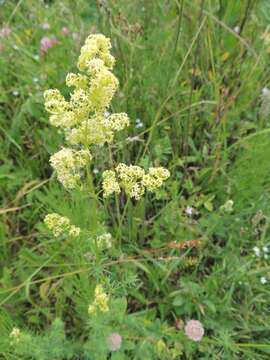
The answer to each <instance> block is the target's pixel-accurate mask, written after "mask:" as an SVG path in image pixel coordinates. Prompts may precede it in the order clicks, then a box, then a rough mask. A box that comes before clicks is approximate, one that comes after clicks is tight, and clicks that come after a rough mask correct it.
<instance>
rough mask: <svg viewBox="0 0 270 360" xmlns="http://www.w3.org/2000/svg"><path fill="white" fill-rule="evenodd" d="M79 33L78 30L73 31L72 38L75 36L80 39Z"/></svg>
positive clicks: (74, 38)
mask: <svg viewBox="0 0 270 360" xmlns="http://www.w3.org/2000/svg"><path fill="white" fill-rule="evenodd" d="M79 37H80V36H79V34H78V33H77V32H73V33H72V38H73V40H78V39H79Z"/></svg>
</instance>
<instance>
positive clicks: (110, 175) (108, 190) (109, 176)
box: [102, 170, 120, 197]
mask: <svg viewBox="0 0 270 360" xmlns="http://www.w3.org/2000/svg"><path fill="white" fill-rule="evenodd" d="M102 178H103V182H102V188H103V191H104V194H103V196H104V197H107V196H109V195H111V194H113V193H120V186H119V184H118V182H117V180H116V174H115V172H114V171H113V170H106V171H104V172H103V174H102Z"/></svg>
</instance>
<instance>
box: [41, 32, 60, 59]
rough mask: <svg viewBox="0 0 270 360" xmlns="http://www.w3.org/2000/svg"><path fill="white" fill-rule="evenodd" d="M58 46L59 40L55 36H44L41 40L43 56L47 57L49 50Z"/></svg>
mask: <svg viewBox="0 0 270 360" xmlns="http://www.w3.org/2000/svg"><path fill="white" fill-rule="evenodd" d="M56 44H58V40H57V39H56V37H55V36H51V37H47V36H44V37H43V38H42V39H41V40H40V52H41V54H42V55H45V54H46V53H47V52H48V50H49V49H50V48H52V47H53V46H55V45H56Z"/></svg>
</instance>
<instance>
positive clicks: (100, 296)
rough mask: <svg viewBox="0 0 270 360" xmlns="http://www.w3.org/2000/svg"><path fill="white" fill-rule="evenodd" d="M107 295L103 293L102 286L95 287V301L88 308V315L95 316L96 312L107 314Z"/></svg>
mask: <svg viewBox="0 0 270 360" xmlns="http://www.w3.org/2000/svg"><path fill="white" fill-rule="evenodd" d="M108 301H109V298H108V295H107V294H106V293H105V292H104V290H103V287H102V285H97V286H96V288H95V299H94V301H93V303H92V304H91V305H89V307H88V314H89V315H91V314H93V315H95V314H96V313H97V311H98V310H99V311H101V312H103V313H104V312H108V311H109V306H108Z"/></svg>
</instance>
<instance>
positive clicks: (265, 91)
mask: <svg viewBox="0 0 270 360" xmlns="http://www.w3.org/2000/svg"><path fill="white" fill-rule="evenodd" d="M269 92H270V90H269V89H268V88H267V87H264V88H262V95H268V94H269Z"/></svg>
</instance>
